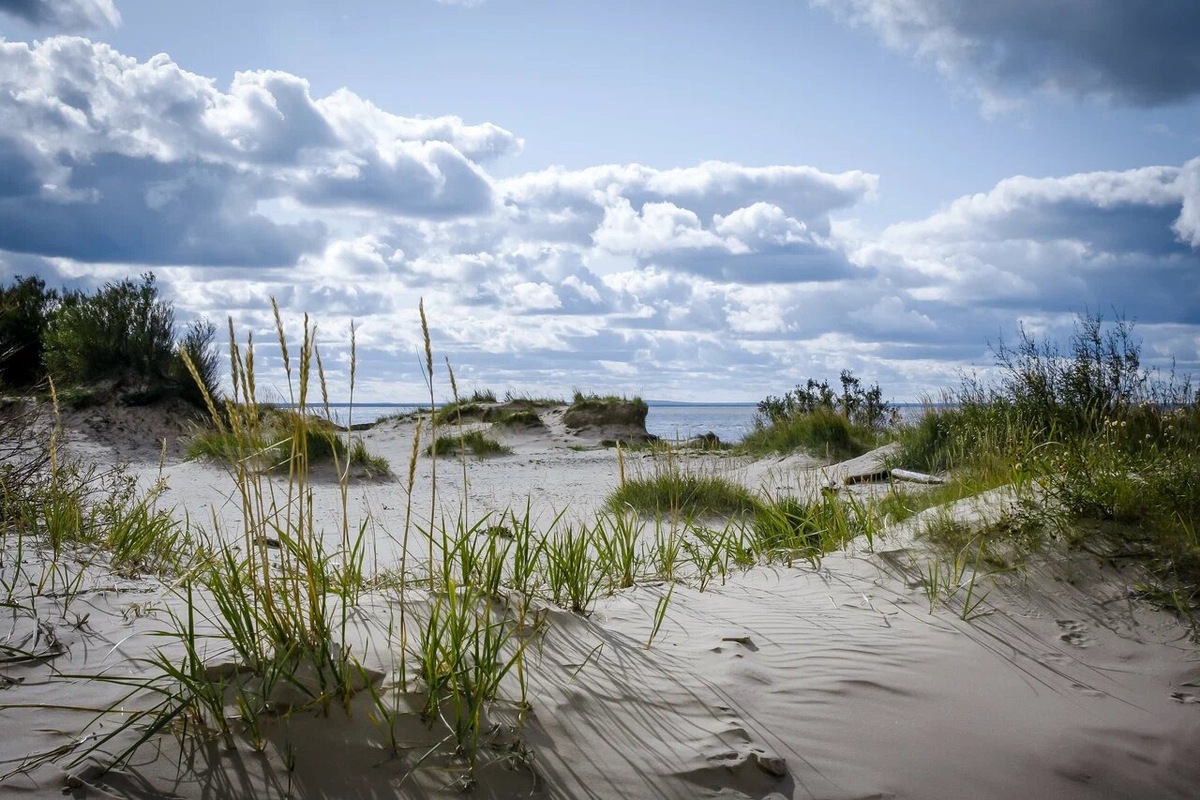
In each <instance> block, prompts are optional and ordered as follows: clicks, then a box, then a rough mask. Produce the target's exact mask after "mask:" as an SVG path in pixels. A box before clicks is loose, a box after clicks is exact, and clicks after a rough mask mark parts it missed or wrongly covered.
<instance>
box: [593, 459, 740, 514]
mask: <svg viewBox="0 0 1200 800" xmlns="http://www.w3.org/2000/svg"><path fill="white" fill-rule="evenodd" d="M608 502H609V506H610V507H611V508H612V509H613V510H615V511H620V510H623V509H627V508H629V509H633V510H634V511H642V512H647V513H653V514H673V515H676V516H682V517H685V518H689V519H697V518H700V517H711V516H729V515H731V514H742V513H745V512H752V511H754V510H755V509H756V508H757V507H758V502H757V501H756V500H755V498H754V495H753V494H751V493H750V491H749V490H748V489H747V488H746V487H745V486H742V485H741V484H739V483H736V482H734V481H731V480H729V479H727V478H723V477H721V476H720V475H715V474H699V473H697V472H694V471H689V470H670V469H664V470H659V471H657V472H656V473H655V474H653V475H650V476H647V477H644V478H633V479H631V480H627V481H625V482H624V483H623V484H622V485H621V486H620V487H618V488H617V489H616V490H615V491H614V492H613V493H612V494H611V495H610V496H609V501H608Z"/></svg>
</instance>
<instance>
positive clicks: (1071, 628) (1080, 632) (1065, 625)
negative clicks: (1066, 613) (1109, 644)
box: [1055, 619, 1095, 647]
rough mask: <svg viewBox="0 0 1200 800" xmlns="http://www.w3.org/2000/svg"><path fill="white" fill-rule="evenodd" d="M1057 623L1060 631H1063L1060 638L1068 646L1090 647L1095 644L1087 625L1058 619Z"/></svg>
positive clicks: (1071, 620)
mask: <svg viewBox="0 0 1200 800" xmlns="http://www.w3.org/2000/svg"><path fill="white" fill-rule="evenodd" d="M1055 622H1056V623H1057V624H1058V627H1059V629H1060V630H1062V633H1060V634H1059V635H1058V638H1059V639H1061V640H1062V641H1064V642H1066V643H1067V644H1070V645H1074V646H1075V647H1088V646H1089V645H1092V644H1094V643H1095V642H1094V640H1093V639H1092V637H1091V636H1089V635H1088V627H1087V625H1084V624H1083V623H1082V622H1079V621H1077V620H1073V619H1056V620H1055Z"/></svg>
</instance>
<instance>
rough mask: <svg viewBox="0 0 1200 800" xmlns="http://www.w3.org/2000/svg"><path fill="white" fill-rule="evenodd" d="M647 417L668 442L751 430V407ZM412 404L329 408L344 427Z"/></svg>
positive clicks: (709, 407)
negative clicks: (707, 434)
mask: <svg viewBox="0 0 1200 800" xmlns="http://www.w3.org/2000/svg"><path fill="white" fill-rule="evenodd" d="M646 405H648V406H649V407H650V411H649V413H648V414H647V415H646V430H647V431H648V432H650V433H652V434H654V435H655V436H658V437H659V438H662V439H667V440H669V441H675V440H679V441H682V440H684V439H690V438H692V437H693V436H700V435H701V434H705V433H715V434H716V435H717V436H718V437H720V439H721V441H722V442H729V443H733V442H740V441H741V440H742V437H744V436H745V435H746V433H747V432H748V431H750V430H751V429H752V428H753V427H754V414H755V408H756V404H754V403H711V404H705V403H670V402H654V401H650V402H647V404H646ZM427 407H428V406H422V405H418V404H415V403H412V404H410V403H393V404H385V405H358V404H355V406H354V409H353V414H350V413H349V412H350V408H349V407H347V406H345V405H343V404H331V407H330V412H331V413H332V414H333V418H334V421H335V422H337V423H339V424H341V425H345V424H347V423H348V422H349V423H353V424H355V425H359V424H363V423H369V422H374V421H375V420H377V419H379V418H380V417H385V416H387V415H389V414H404V413H408V412H412V411H416V410H417V409H420V408H427Z"/></svg>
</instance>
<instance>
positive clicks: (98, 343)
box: [45, 273, 177, 385]
mask: <svg viewBox="0 0 1200 800" xmlns="http://www.w3.org/2000/svg"><path fill="white" fill-rule="evenodd" d="M45 358H46V367H47V369H48V370H49V372H50V374H51V376H53V377H54V379H55V380H56V381H58V382H60V383H62V384H64V385H65V384H68V383H87V382H93V381H100V380H105V379H117V380H121V379H133V380H143V381H161V380H163V379H165V378H171V377H174V376H175V375H177V372H176V370H175V312H174V309H172V307H171V305H170V304H169V303H167V302H166V301H163V300H160V299H159V297H158V287H157V286H155V283H154V276H153V275H152V274H150V273H146V274H145V275H143V276H142V281H141V283H140V284H139V283H135V282H134V281H132V280H129V279H126V280H123V281H119V282H115V283H107V284H105V285H104V287H103V288H101V289H100V291H98V292H97V293H96V294H94V295H87V294H83V293H82V292H70V293H68V294H66V295H64V296H63V298H62V302H61V303H60V305H59V307H58V309H57V310H56V311H55V313H54V315H53V316H52V317H51V319H50V324H49V326H48V327H47V330H46V338H45Z"/></svg>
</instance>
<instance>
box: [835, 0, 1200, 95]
mask: <svg viewBox="0 0 1200 800" xmlns="http://www.w3.org/2000/svg"><path fill="white" fill-rule="evenodd" d="M812 2H813V3H814V5H818V6H823V7H826V8H830V9H833V10H834V11H835V13H837V14H838V15H839V16H841V17H843V18H845V19H849V20H850V21H851V22H853V23H854V24H859V25H866V26H869V27H871V28H874V29H875V30H876V31H877V32H878V33H879V34H880V35H881V36H882V37H883V39H884V40H885V41H886V42H887V43H888V44H889V45H891V46H892V47H895V48H897V49H901V50H904V51H907V52H911V53H914V54H917V55H918V56H920V57H922V58H930V59H933V60H934V61H935V62H936V64H937V65H938V67H939V69H941V70H942V71H943V72H944V73H946V74H948V75H950V76H952V77H955V78H962V79H965V80H967V81H969V82H971V83H973V84H975V85H976V86H977V87H978V88H979V89H980V90H981V91H982V92H984V93H999V94H1006V93H1008V92H1011V91H1014V90H1015V91H1018V92H1021V91H1025V90H1029V89H1035V90H1048V91H1051V92H1056V93H1063V94H1067V95H1072V96H1076V97H1098V98H1101V99H1106V100H1110V101H1112V102H1113V103H1116V104H1120V105H1130V106H1156V105H1164V104H1168V103H1177V102H1181V101H1183V100H1186V99H1188V98H1189V97H1192V96H1194V95H1195V94H1197V93H1198V92H1200V3H1196V2H1195V0H1141V1H1140V2H1134V1H1133V0H1069V2H1048V1H1047V0H991V1H990V2H962V0H812Z"/></svg>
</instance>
